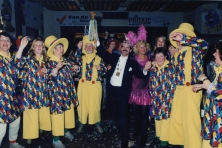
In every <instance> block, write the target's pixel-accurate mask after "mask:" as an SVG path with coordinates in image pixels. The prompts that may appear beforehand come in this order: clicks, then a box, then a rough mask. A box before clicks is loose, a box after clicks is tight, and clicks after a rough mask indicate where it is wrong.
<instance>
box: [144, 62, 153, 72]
mask: <svg viewBox="0 0 222 148" xmlns="http://www.w3.org/2000/svg"><path fill="white" fill-rule="evenodd" d="M151 66H152V63H151V61H147V62H146V64H145V67H144V69H145V70H149V69H150V68H151Z"/></svg>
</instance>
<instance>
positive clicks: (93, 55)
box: [83, 53, 96, 64]
mask: <svg viewBox="0 0 222 148" xmlns="http://www.w3.org/2000/svg"><path fill="white" fill-rule="evenodd" d="M83 57H85V59H86V63H88V64H89V63H90V62H91V61H92V60H93V59H94V58H95V57H96V53H92V54H85V55H84V56H83Z"/></svg>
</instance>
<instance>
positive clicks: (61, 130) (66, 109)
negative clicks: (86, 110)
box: [45, 35, 78, 148]
mask: <svg viewBox="0 0 222 148" xmlns="http://www.w3.org/2000/svg"><path fill="white" fill-rule="evenodd" d="M45 45H46V47H47V48H48V51H47V55H48V57H49V61H48V62H47V65H46V67H47V68H48V69H53V68H56V69H59V68H60V69H59V71H58V74H57V76H54V77H53V76H50V77H49V79H50V80H49V82H48V87H49V100H50V102H49V104H50V113H51V120H52V135H53V146H54V147H55V148H64V147H65V145H64V144H63V143H62V142H61V141H60V140H59V136H64V135H65V138H67V139H69V140H70V141H72V140H73V138H74V136H73V135H72V134H71V133H70V132H69V131H68V129H71V128H74V127H75V114H74V106H77V105H78V99H77V94H76V89H75V84H74V80H73V78H72V76H73V75H75V74H76V67H75V66H74V65H72V64H70V62H69V61H68V60H66V59H65V58H64V57H63V54H64V53H65V52H66V51H67V48H68V40H67V39H66V38H60V39H57V38H56V37H55V36H53V35H51V36H48V37H47V38H46V39H45Z"/></svg>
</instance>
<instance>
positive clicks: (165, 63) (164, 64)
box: [155, 60, 169, 70]
mask: <svg viewBox="0 0 222 148" xmlns="http://www.w3.org/2000/svg"><path fill="white" fill-rule="evenodd" d="M168 63H169V61H168V60H165V61H164V63H163V65H161V66H158V64H157V63H156V65H155V66H156V67H158V69H159V70H160V69H162V68H164V67H165V66H166V65H167V64H168Z"/></svg>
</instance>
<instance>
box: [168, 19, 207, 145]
mask: <svg viewBox="0 0 222 148" xmlns="http://www.w3.org/2000/svg"><path fill="white" fill-rule="evenodd" d="M169 38H170V42H171V44H172V45H173V46H174V47H176V48H179V54H178V57H177V62H176V63H175V71H176V75H175V77H176V85H177V86H176V91H175V94H174V99H173V105H172V111H171V117H170V133H169V135H170V137H169V143H170V144H173V145H184V147H185V148H200V147H201V145H202V142H201V141H202V140H201V136H200V131H201V121H200V102H201V98H202V92H201V91H199V92H197V93H196V92H193V91H192V87H193V85H194V84H196V83H198V77H199V76H200V75H201V74H203V56H204V55H205V53H206V51H207V49H208V46H207V45H208V43H207V42H206V41H205V40H203V39H200V38H197V37H196V34H195V33H194V28H193V26H192V25H191V24H189V23H182V24H180V26H179V28H178V29H175V30H173V31H172V32H171V33H170V35H169Z"/></svg>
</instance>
